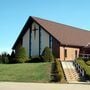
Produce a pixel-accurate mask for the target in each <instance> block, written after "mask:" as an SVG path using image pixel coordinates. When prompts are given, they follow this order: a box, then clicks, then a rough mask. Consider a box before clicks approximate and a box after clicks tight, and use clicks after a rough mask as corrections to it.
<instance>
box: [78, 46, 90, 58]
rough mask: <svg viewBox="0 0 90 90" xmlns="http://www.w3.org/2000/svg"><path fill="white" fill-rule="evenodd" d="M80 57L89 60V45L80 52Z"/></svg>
mask: <svg viewBox="0 0 90 90" xmlns="http://www.w3.org/2000/svg"><path fill="white" fill-rule="evenodd" d="M80 57H82V58H83V59H89V58H90V45H87V46H85V47H83V48H82V49H81V50H80Z"/></svg>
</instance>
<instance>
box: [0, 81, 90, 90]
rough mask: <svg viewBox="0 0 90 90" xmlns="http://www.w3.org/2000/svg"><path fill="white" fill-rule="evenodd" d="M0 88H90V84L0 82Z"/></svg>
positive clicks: (66, 89)
mask: <svg viewBox="0 0 90 90" xmlns="http://www.w3.org/2000/svg"><path fill="white" fill-rule="evenodd" d="M0 90H90V84H47V83H46V84H44V83H16V82H0Z"/></svg>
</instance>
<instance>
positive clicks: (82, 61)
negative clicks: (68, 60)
mask: <svg viewBox="0 0 90 90" xmlns="http://www.w3.org/2000/svg"><path fill="white" fill-rule="evenodd" d="M76 62H77V63H78V64H80V66H81V67H82V68H83V69H84V70H85V72H86V75H88V76H89V78H90V66H88V65H87V64H86V63H85V61H84V60H76Z"/></svg>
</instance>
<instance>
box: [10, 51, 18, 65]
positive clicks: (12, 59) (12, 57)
mask: <svg viewBox="0 0 90 90" xmlns="http://www.w3.org/2000/svg"><path fill="white" fill-rule="evenodd" d="M8 57H9V63H10V64H12V63H16V62H17V61H16V60H15V52H14V51H12V53H11V56H9V55H8Z"/></svg>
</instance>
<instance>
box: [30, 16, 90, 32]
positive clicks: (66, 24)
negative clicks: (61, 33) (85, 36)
mask: <svg viewBox="0 0 90 90" xmlns="http://www.w3.org/2000/svg"><path fill="white" fill-rule="evenodd" d="M30 17H32V18H33V19H34V18H36V19H40V20H44V21H48V22H51V23H56V24H59V25H63V26H65V27H71V28H75V29H78V30H80V31H86V32H90V31H89V30H87V29H82V28H79V27H74V26H71V25H67V24H63V23H59V22H56V21H52V20H47V19H43V18H40V17H36V16H30Z"/></svg>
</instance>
